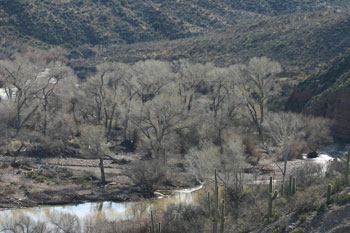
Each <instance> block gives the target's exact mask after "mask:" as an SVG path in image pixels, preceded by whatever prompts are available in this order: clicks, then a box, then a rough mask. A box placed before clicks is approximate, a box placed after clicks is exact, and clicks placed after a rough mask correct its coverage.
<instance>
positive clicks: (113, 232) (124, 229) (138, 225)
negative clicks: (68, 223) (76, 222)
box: [84, 216, 149, 233]
mask: <svg viewBox="0 0 350 233" xmlns="http://www.w3.org/2000/svg"><path fill="white" fill-rule="evenodd" d="M148 227H149V221H147V220H145V219H137V220H124V221H118V222H116V221H109V220H108V219H106V217H105V216H101V217H100V218H99V219H98V220H96V221H95V220H93V219H87V220H86V221H85V222H84V233H144V232H147V228H148Z"/></svg>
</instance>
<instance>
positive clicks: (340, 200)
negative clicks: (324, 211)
mask: <svg viewBox="0 0 350 233" xmlns="http://www.w3.org/2000/svg"><path fill="white" fill-rule="evenodd" d="M331 202H334V203H335V204H337V205H346V204H348V203H350V194H348V193H338V194H335V195H333V196H332V197H331Z"/></svg>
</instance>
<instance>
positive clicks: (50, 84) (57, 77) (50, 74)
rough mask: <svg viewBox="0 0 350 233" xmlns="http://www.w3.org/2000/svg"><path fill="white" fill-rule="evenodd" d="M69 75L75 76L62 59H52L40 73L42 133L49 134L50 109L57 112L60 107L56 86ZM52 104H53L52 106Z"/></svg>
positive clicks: (38, 96)
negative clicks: (56, 96)
mask: <svg viewBox="0 0 350 233" xmlns="http://www.w3.org/2000/svg"><path fill="white" fill-rule="evenodd" d="M68 76H73V71H72V70H71V69H70V68H68V67H67V66H65V65H64V64H63V63H62V62H61V61H52V62H51V63H49V64H48V65H47V66H46V68H45V71H44V72H42V73H40V74H39V75H38V77H37V78H38V88H40V91H39V92H38V93H37V95H36V98H37V99H38V100H39V103H40V107H39V111H40V113H41V114H40V115H41V118H42V133H43V135H44V136H46V134H47V127H48V123H49V121H48V114H49V110H50V109H51V110H53V112H57V111H55V110H57V109H58V108H59V106H58V104H59V103H58V101H60V100H59V99H57V98H54V100H53V101H51V99H53V96H54V95H55V90H56V87H57V86H58V84H59V83H60V82H62V80H63V79H64V78H66V77H68ZM50 104H51V106H50ZM52 115H53V114H52Z"/></svg>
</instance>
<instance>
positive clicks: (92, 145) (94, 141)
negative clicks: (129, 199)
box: [81, 125, 108, 185]
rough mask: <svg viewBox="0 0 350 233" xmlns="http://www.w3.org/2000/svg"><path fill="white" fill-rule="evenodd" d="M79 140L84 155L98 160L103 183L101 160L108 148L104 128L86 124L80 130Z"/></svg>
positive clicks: (103, 183)
mask: <svg viewBox="0 0 350 233" xmlns="http://www.w3.org/2000/svg"><path fill="white" fill-rule="evenodd" d="M81 140H82V145H83V153H84V155H85V157H87V158H94V159H98V160H99V167H100V173H101V184H102V185H105V184H106V178H105V171H104V164H103V161H104V159H105V156H106V153H107V150H108V148H107V146H106V142H107V139H106V137H105V128H104V127H103V126H98V125H86V126H84V127H83V128H82V130H81Z"/></svg>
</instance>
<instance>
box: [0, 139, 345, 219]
mask: <svg viewBox="0 0 350 233" xmlns="http://www.w3.org/2000/svg"><path fill="white" fill-rule="evenodd" d="M345 148H346V145H344V144H341V145H340V144H332V145H330V146H328V147H326V148H323V149H322V150H321V154H320V156H319V157H318V158H315V159H306V158H305V159H304V160H305V161H309V162H314V163H318V164H321V165H322V167H323V169H324V170H325V169H326V167H327V164H328V162H329V161H330V160H332V159H333V156H339V155H340V156H343V155H344V154H345V152H346V149H345ZM265 181H267V180H263V183H265ZM255 182H259V183H261V181H255ZM255 182H254V181H249V182H247V184H254V183H255ZM204 195H205V193H204V190H203V189H202V187H201V186H199V187H196V188H193V189H184V190H179V191H173V192H172V193H171V195H169V196H161V197H159V198H156V199H151V200H145V201H142V202H123V203H116V202H109V201H105V202H96V203H83V204H78V205H64V206H38V207H33V208H23V209H9V210H4V211H0V223H4V221H7V220H8V219H11V218H17V217H19V216H21V215H26V216H29V217H31V218H32V219H34V220H41V221H44V222H45V221H49V220H50V217H51V216H53V213H70V214H73V215H76V216H78V217H79V219H80V220H84V219H86V218H89V219H98V218H99V217H101V216H102V215H104V216H105V217H106V218H107V219H108V220H128V219H138V218H142V217H145V216H146V215H149V213H150V210H155V211H165V210H166V209H167V207H168V206H169V205H171V204H179V203H182V204H192V203H196V201H197V200H199V199H200V198H201V197H204Z"/></svg>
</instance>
